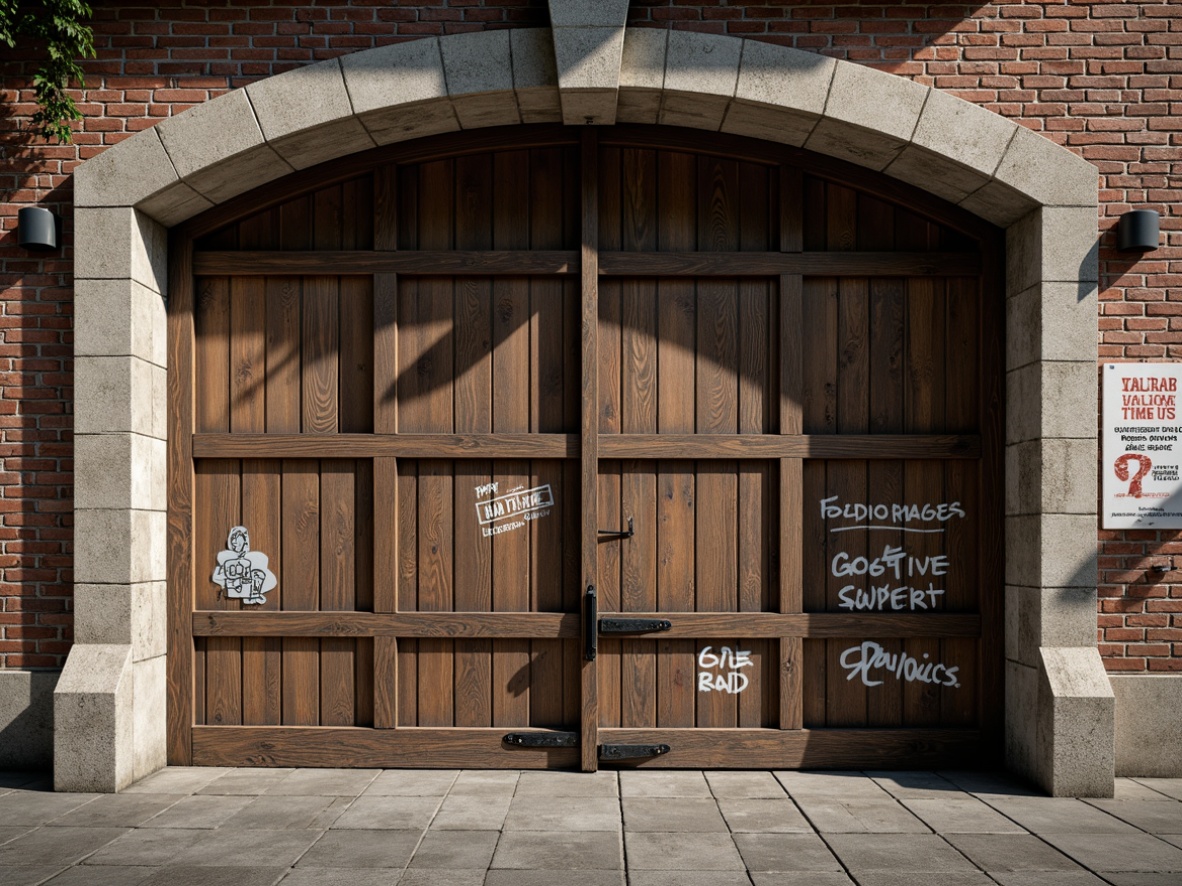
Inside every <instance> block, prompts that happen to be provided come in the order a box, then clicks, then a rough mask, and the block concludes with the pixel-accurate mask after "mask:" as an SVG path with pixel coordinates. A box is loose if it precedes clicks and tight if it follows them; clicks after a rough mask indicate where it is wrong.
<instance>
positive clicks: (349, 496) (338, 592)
mask: <svg viewBox="0 0 1182 886" xmlns="http://www.w3.org/2000/svg"><path fill="white" fill-rule="evenodd" d="M355 479H356V477H355V465H354V463H353V462H351V461H344V460H339V459H332V460H325V461H323V462H321V468H320V609H321V611H324V612H341V611H343V612H349V611H352V610H353V609H354V603H355V601H356V588H355V585H354V580H355V579H356V561H355V551H354V548H353V544H354V540H355V539H356V531H355V520H356V513H355V507H356V489H355V485H354V484H355ZM355 644H356V641H355V640H352V639H346V638H339V637H332V638H327V637H326V638H324V639H322V640H321V641H320V724H321V725H322V726H353V725H354V723H355V714H356V711H355V707H354V648H355Z"/></svg>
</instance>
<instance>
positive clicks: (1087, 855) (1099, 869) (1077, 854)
mask: <svg viewBox="0 0 1182 886" xmlns="http://www.w3.org/2000/svg"><path fill="white" fill-rule="evenodd" d="M1046 840H1047V842H1049V843H1051V844H1052V845H1053V846H1054V847H1055V848H1056V849H1058V850H1060V851H1062V852H1064V853H1066V854H1067V855H1070V856H1071V857H1072V858H1073V859H1074V860H1075V861H1077V862H1079V863H1080V864H1081V865H1083V866H1084V867H1085V868H1087V869H1088V870H1091V871H1095V872H1096V873H1098V874H1105V873H1106V872H1108V871H1147V872H1157V873H1167V872H1173V873H1175V875H1177V874H1182V849H1179V848H1178V847H1177V846H1173V845H1171V844H1169V843H1167V842H1166V841H1165V840H1159V839H1158V838H1157V837H1153V836H1150V835H1149V834H1141V833H1131V834H1086V833H1085V834H1048V835H1047V836H1046ZM1176 878H1177V879H1178V880H1179V881H1182V876H1177V877H1176Z"/></svg>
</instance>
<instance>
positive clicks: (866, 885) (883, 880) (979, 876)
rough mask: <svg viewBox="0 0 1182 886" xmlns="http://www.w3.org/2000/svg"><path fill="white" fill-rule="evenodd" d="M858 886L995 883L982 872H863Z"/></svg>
mask: <svg viewBox="0 0 1182 886" xmlns="http://www.w3.org/2000/svg"><path fill="white" fill-rule="evenodd" d="M858 886H994V882H993V880H991V879H990V878H989V877H988V876H986V875H985V874H983V873H981V872H980V871H974V872H971V873H970V872H969V871H960V872H957V873H947V872H945V873H941V874H931V873H923V872H918V871H910V872H908V873H903V874H896V873H894V872H892V871H863V872H861V873H859V874H858Z"/></svg>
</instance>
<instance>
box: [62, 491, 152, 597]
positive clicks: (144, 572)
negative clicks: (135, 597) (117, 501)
mask: <svg viewBox="0 0 1182 886" xmlns="http://www.w3.org/2000/svg"><path fill="white" fill-rule="evenodd" d="M167 517H168V515H167V514H165V513H162V512H160V511H129V510H97V509H95V510H92V509H85V510H77V511H75V513H74V523H75V530H74V537H75V542H74V580H75V581H76V582H78V583H80V584H140V583H143V582H150V581H164V580H165V579H166V578H167V559H166V549H167V539H166V538H165V535H166V530H167V523H168V519H167Z"/></svg>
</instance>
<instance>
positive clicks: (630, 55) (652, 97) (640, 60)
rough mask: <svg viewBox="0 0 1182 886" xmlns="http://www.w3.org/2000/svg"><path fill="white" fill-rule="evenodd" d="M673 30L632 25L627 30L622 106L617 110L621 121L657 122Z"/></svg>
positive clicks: (623, 66)
mask: <svg viewBox="0 0 1182 886" xmlns="http://www.w3.org/2000/svg"><path fill="white" fill-rule="evenodd" d="M669 33H670V32H669V31H665V30H659V29H656V28H629V29H628V30H626V31H625V32H624V50H623V55H622V57H621V60H620V95H619V106H618V107H617V109H616V120H617V121H618V122H620V123H656V122H657V118H658V117H659V116H660V113H661V95H662V91H663V90H664V87H665V55H666V50H667V48H668V45H669Z"/></svg>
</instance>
